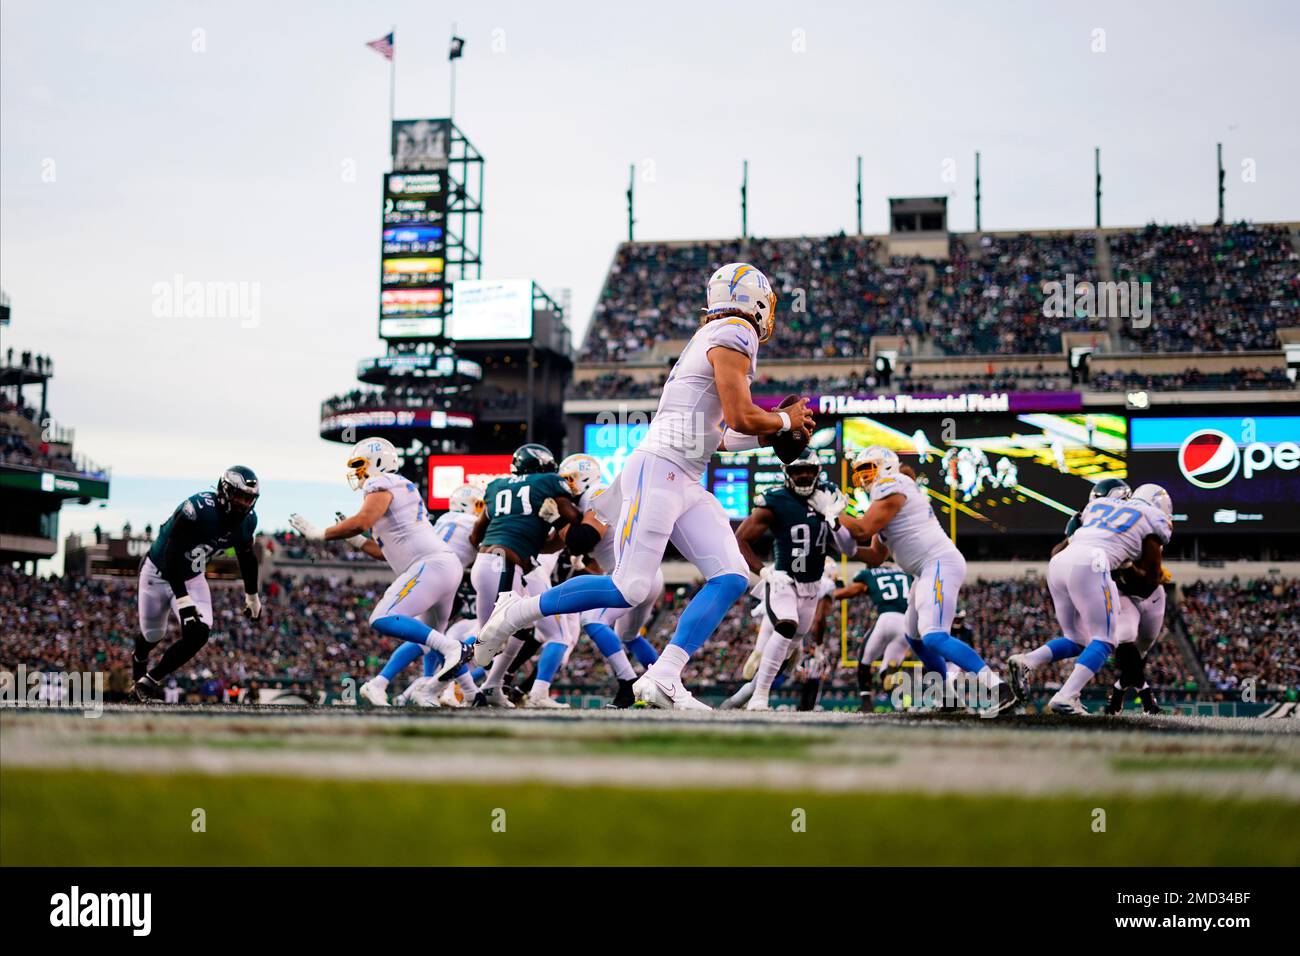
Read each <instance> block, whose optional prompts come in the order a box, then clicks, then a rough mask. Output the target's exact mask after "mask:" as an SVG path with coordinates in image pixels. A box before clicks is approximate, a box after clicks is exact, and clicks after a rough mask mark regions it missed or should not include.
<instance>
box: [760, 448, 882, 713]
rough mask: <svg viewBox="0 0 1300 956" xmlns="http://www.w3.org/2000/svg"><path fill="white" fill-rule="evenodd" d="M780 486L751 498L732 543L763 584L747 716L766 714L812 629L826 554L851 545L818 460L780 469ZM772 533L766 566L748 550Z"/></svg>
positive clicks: (808, 455)
mask: <svg viewBox="0 0 1300 956" xmlns="http://www.w3.org/2000/svg"><path fill="white" fill-rule="evenodd" d="M782 470H783V471H784V472H785V483H784V484H783V485H781V486H780V487H777V488H774V489H771V490H769V491H767V492H765V493H764V494H759V495H755V496H754V507H753V510H752V511H750V513H749V516H748V517H746V518H745V520H744V521H742V522H741V523H740V527H738V528H737V529H736V543H737V545H738V546H739V547H740V554H741V556H742V557H743V558H744V559H745V563H746V564H747V565H749V569H750V571H752V572H754V573H755V574H757V575H758V576H759V578H760V579H761V584H760V586H761V587H762V588H763V605H764V607H765V609H766V610H765V615H766V617H767V620H768V621H769V622H770V624H771V629H772V631H773V633H772V634H771V636H770V637H769V638H768V640H767V641H766V642H765V643H764V647H763V651H762V658H761V660H760V661H759V665H758V671H757V673H755V675H754V693H753V696H752V697H751V698H750V700H749V703H748V704H746V705H745V709H746V710H770V709H771V708H770V706H769V703H768V695H769V693H770V691H771V689H772V681H773V680H775V679H776V674H777V671H779V670H780V669H781V665H783V664H784V663H785V660H786V658H787V657H788V656H789V654H790V649H791V646H792V645H793V644H794V643H795V642H796V641H802V640H803V638H804V637H805V636H807V635H808V634H809V633H810V632H811V630H812V626H813V620H814V615H815V612H816V611H817V610H818V608H819V607H821V609H822V611H823V612H824V611H825V605H823V604H822V602H823V601H824V600H825V598H826V597H827V588H826V584H825V581H824V572H825V565H826V558H827V557H828V555H829V553H830V552H831V551H835V552H837V553H840V554H853V553H854V552H855V551H857V542H856V541H855V540H854V538H853V533H852V532H851V531H849V529H848V528H846V527H844V526H843V525H841V524H840V520H839V516H840V512H841V511H843V510H844V506H845V505H846V504H847V503H848V502H847V501H846V499H845V497H844V495H843V493H841V492H840V490H839V489H838V488H836V487H834V486H833V485H831V484H830V483H829V482H825V483H820V482H819V479H820V478H821V473H822V466H821V462H820V461H819V460H818V458H817V453H816V452H814V451H810V450H808V449H804V451H803V452H802V453H801V454H800V455H799V457H798V458H796V459H795V460H794V461H792V462H790V463H789V464H787V465H785V467H784V468H783V469H782ZM768 531H771V532H772V539H773V541H772V552H773V554H772V557H773V561H772V565H771V567H768V566H767V565H764V564H763V562H762V561H761V560H759V557H758V555H757V554H755V553H754V545H755V544H756V543H757V542H758V540H759V538H761V537H762V536H763V535H764V534H766V533H767V532H768Z"/></svg>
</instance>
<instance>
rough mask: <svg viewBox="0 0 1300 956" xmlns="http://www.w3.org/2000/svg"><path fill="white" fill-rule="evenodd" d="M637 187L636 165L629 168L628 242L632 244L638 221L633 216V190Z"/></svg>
mask: <svg viewBox="0 0 1300 956" xmlns="http://www.w3.org/2000/svg"><path fill="white" fill-rule="evenodd" d="M635 185H636V163H633V164H632V165H630V166H628V168H627V241H628V242H632V241H633V240H632V227H633V226H634V225H636V219H635V218H634V216H633V214H632V188H633V187H634V186H635Z"/></svg>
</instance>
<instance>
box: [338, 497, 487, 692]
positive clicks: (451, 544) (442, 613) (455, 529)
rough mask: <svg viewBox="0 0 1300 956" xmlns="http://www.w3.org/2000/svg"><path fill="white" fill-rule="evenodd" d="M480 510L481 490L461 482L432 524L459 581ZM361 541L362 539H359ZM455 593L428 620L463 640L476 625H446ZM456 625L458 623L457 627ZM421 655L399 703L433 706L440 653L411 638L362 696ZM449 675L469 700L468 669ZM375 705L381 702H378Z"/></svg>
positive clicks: (466, 564) (455, 611)
mask: <svg viewBox="0 0 1300 956" xmlns="http://www.w3.org/2000/svg"><path fill="white" fill-rule="evenodd" d="M482 511H483V489H482V488H480V487H478V486H477V485H470V484H465V485H461V486H460V487H459V488H457V489H456V490H455V491H453V492H452V493H451V495H450V496H449V497H448V500H447V510H446V511H445V512H444V513H443V514H442V515H441V517H439V518H438V520H437V521H435V522H434V524H433V533H434V534H435V535H437V536H438V539H439V540H440V541H442V543H443V544H444V545H446V546H447V548H448V549H449V550H450V551H451V552H452V553H454V554H455V555H456V557H457V558H458V559H459V560H460V566H461V572H462V581H463V577H464V574H465V573H466V572H467V571H468V569H469V566H470V565H471V564H473V563H474V558H475V556H476V554H477V551H476V550H475V548H474V546H473V545H472V544H470V540H469V536H470V533H471V532H472V531H473V530H474V525H475V524H476V523H477V522H478V516H479V514H481V513H482ZM338 518H339V520H340V521H342V520H343V515H342V514H341V513H340V514H339V516H338ZM364 540H365V539H364V538H363V539H362V541H364ZM459 595H460V586H459V585H458V586H457V588H456V591H455V593H454V594H453V595H452V599H451V601H450V602H447V601H446V599H445V598H444V599H443V600H441V601H439V602H438V603H437V604H435V605H434V606H433V607H432V608H430V609H429V611H428V615H429V616H428V623H429V624H430V626H432V627H433V628H434V629H435V630H438V631H442V632H443V633H445V634H446V635H447V636H448V637H451V638H453V639H455V640H458V641H462V642H463V641H464V640H465V638H466V637H467V636H468V635H469V633H471V632H472V631H474V630H477V629H478V628H477V624H471V625H466V624H465V623H464V622H461V621H457V622H456V624H455V625H450V626H449V622H450V621H451V619H452V618H454V617H456V616H457V614H458V601H457V598H458V597H459ZM456 625H460V627H457V626H456ZM421 655H423V656H424V675H423V676H421V677H418V678H416V679H415V680H414V681H413V682H412V683H411V686H410V687H408V688H407V691H406V692H404V693H403V695H402V697H401V698H400V699H401V702H402V703H405V702H406V701H412V702H414V703H416V704H418V705H420V706H421V707H433V706H437V694H436V693H435V692H434V690H433V688H434V686H435V685H439V684H441V683H442V680H440V679H438V678H437V677H435V676H434V675H436V674H437V673H438V672H439V671H440V670H441V669H442V668H441V666H440V665H441V664H442V655H441V654H439V653H438V652H437V651H435V650H432V649H430V648H428V647H426V646H425V645H423V644H417V643H415V642H414V641H406V642H404V643H403V644H402V645H401V646H400V647H398V648H397V649H396V650H394V651H393V653H392V654H391V655H390V656H389V658H388V663H386V664H385V665H384V669H383V670H382V671H380V672H379V676H380V677H382V678H383V682H382V687H381V686H380V684H379V682H378V681H367V682H366V683H365V684H363V685H362V686H361V693H362V696H364V697H366V699H367V700H370V701H371V702H372V703H373V702H374V701H373V698H376V697H379V696H382V695H381V694H378V693H377V691H380V690H383V691H386V690H387V687H388V685H389V684H391V683H392V682H393V680H394V678H396V677H397V675H398V674H400V673H401V672H402V671H403V670H405V669H406V667H407V665H408V664H410V663H411V662H412V661H414V660H415V659H416V658H418V657H420V656H421ZM451 676H452V677H453V678H455V680H456V681H457V683H459V684H460V688H461V692H462V693H463V694H465V695H466V696H467V697H468V699H469V700H473V699H474V695H475V694H476V692H477V691H478V688H477V687H476V686H475V684H474V679H473V678H472V677H470V676H469V668H468V667H466V666H465V665H464V664H461V665H460V667H458V668H456V670H455V671H453V672H452V674H451ZM368 688H369V689H368ZM379 706H383V705H382V704H380V705H379Z"/></svg>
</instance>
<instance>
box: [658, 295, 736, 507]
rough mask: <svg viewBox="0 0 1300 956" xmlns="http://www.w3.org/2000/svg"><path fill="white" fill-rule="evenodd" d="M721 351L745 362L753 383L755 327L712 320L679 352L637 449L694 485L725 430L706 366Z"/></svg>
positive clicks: (731, 318) (710, 370) (731, 320)
mask: <svg viewBox="0 0 1300 956" xmlns="http://www.w3.org/2000/svg"><path fill="white" fill-rule="evenodd" d="M719 347H720V348H728V349H734V350H735V351H737V352H739V353H741V354H742V355H745V356H748V358H749V371H748V373H747V378H748V379H749V380H750V381H751V382H752V381H753V380H754V371H755V369H756V368H757V367H758V332H757V331H756V330H755V329H754V326H753V325H752V324H750V322H749V321H748V320H747V319H742V318H740V317H739V316H729V317H727V318H725V319H714V320H713V321H712V322H709V323H707V324H705V325H703V326H701V327H700V329H699V331H697V332H696V333H695V335H693V336H692V337H691V340H690V341H689V342H687V343H686V348H684V349H682V354H681V356H680V357H679V358H678V359H677V364H676V365H674V366H673V370H672V374H670V375H669V376H668V381H666V382H665V383H664V389H663V393H662V394H661V395H660V396H659V408H658V410H657V411H656V412H655V416H654V418H653V419H651V421H650V428H649V429H648V430H647V431H646V436H645V438H644V439H642V440H641V444H640V446H639V448H640V450H641V451H644V452H647V453H649V454H651V455H654V456H656V457H658V458H663V459H665V460H666V461H671V462H672V463H673V464H675V465H679V466H680V467H681V469H682V471H684V472H686V474H687V475H689V476H690V477H691V478H693V479H694V480H696V481H699V480H700V476H701V475H703V474H704V469H705V466H707V465H708V463H709V459H710V458H712V457H713V453H714V452H715V451H717V450H718V446H719V445H721V444H722V430H723V428H724V427H725V425H726V423H725V422H724V421H723V417H722V400H721V399H720V398H719V397H718V386H717V384H716V383H715V382H714V379H713V366H712V365H711V364H710V363H709V352H710V350H712V349H714V348H719Z"/></svg>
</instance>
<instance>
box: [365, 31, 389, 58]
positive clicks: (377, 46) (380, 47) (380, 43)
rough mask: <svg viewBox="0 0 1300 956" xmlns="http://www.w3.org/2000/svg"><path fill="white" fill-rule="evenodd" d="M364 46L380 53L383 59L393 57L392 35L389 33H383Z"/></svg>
mask: <svg viewBox="0 0 1300 956" xmlns="http://www.w3.org/2000/svg"><path fill="white" fill-rule="evenodd" d="M366 46H368V47H370V49H372V50H374V51H375V52H376V53H382V54H383V57H384V59H385V60H391V59H392V58H393V35H392V34H391V33H386V34H384V35H383V36H381V37H380V38H379V39H378V40H371V41H370V42H369V43H367V44H366Z"/></svg>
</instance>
